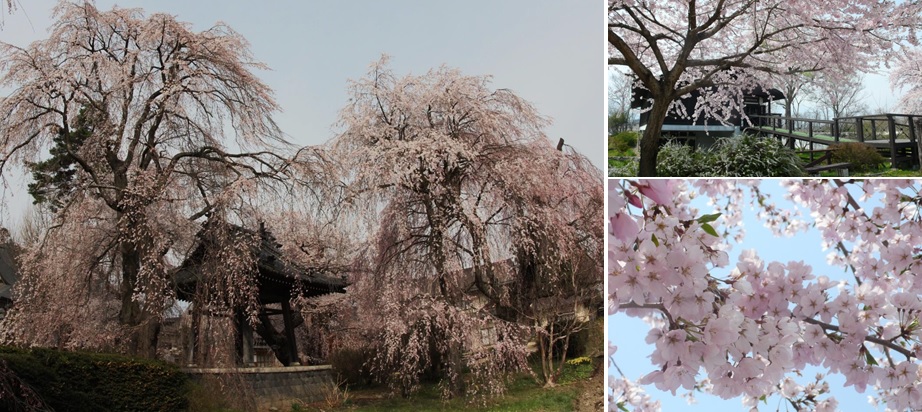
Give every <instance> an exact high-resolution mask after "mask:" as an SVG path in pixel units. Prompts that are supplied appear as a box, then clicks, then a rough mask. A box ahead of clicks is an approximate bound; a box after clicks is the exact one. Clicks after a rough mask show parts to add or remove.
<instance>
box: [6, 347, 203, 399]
mask: <svg viewBox="0 0 922 412" xmlns="http://www.w3.org/2000/svg"><path fill="white" fill-rule="evenodd" d="M0 360H2V361H5V362H6V364H7V365H8V366H9V369H10V370H11V371H12V372H13V373H15V374H16V375H17V376H18V378H19V379H21V380H22V381H23V382H25V383H26V384H28V385H29V386H31V388H32V389H33V390H34V391H35V392H36V393H37V394H38V395H39V396H40V397H41V399H42V400H43V401H44V402H45V403H46V404H47V405H48V406H49V407H51V408H52V409H54V410H58V411H181V410H186V409H187V407H188V401H187V398H186V395H187V392H188V388H189V386H188V383H189V379H188V377H187V376H186V375H185V374H184V373H182V372H181V371H180V370H179V368H177V367H176V366H174V365H170V364H166V363H163V362H158V361H153V360H146V359H136V358H130V357H127V356H121V355H111V354H100V353H82V352H65V351H58V350H52V349H43V348H33V349H19V348H11V347H0ZM0 406H2V405H0Z"/></svg>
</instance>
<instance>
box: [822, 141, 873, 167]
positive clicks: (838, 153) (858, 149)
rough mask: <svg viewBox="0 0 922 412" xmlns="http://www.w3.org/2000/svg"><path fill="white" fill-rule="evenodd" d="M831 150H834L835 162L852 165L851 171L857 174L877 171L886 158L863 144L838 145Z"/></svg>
mask: <svg viewBox="0 0 922 412" xmlns="http://www.w3.org/2000/svg"><path fill="white" fill-rule="evenodd" d="M829 148H830V149H833V150H834V151H833V152H832V161H833V162H835V163H850V164H851V166H849V169H851V170H854V171H856V172H869V171H872V170H876V169H877V168H878V167H880V165H881V164H882V163H884V157H883V156H881V155H880V153H878V152H877V150H876V149H874V148H873V147H871V146H869V145H867V144H864V143H861V142H848V143H837V144H834V145H832V146H830V147H829Z"/></svg>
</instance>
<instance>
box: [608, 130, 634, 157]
mask: <svg viewBox="0 0 922 412" xmlns="http://www.w3.org/2000/svg"><path fill="white" fill-rule="evenodd" d="M637 139H638V136H637V132H631V131H628V132H621V133H618V134H616V135H614V136H609V137H608V148H609V150H613V151H615V152H617V153H625V152H627V151H628V150H633V149H634V148H635V147H637Z"/></svg>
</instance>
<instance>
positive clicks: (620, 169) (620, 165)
mask: <svg viewBox="0 0 922 412" xmlns="http://www.w3.org/2000/svg"><path fill="white" fill-rule="evenodd" d="M639 168H640V165H639V164H638V163H637V159H633V160H630V161H627V162H620V161H616V160H613V159H611V158H609V159H608V177H631V176H637V175H638V173H639Z"/></svg>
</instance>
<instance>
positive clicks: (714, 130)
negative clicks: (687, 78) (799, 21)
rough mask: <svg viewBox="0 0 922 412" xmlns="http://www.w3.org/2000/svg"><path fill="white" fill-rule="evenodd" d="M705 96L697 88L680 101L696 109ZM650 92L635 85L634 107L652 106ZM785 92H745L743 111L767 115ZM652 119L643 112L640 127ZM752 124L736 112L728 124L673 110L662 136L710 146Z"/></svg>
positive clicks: (692, 109) (756, 90)
mask: <svg viewBox="0 0 922 412" xmlns="http://www.w3.org/2000/svg"><path fill="white" fill-rule="evenodd" d="M700 96H701V91H700V90H696V91H694V92H692V93H690V94H689V95H688V96H687V97H685V98H683V99H681V100H679V102H680V103H681V104H682V105H683V106H685V113H688V114H689V115H691V114H693V113H694V112H695V104H696V103H697V101H698V98H699V97H700ZM650 98H651V95H650V92H649V91H647V90H646V89H642V88H635V89H634V91H633V96H632V101H631V108H632V109H638V110H644V109H646V108H648V107H649V105H650ZM783 99H784V94H783V93H782V92H781V91H780V90H777V89H763V88H756V89H753V90H751V91H749V92H747V93H746V94H745V95H743V101H742V102H741V103H742V106H743V112H744V113H745V115H746V116H747V117H749V118H750V119H751V118H752V117H753V116H765V115H768V114H770V113H771V102H772V101H777V100H783ZM648 122H649V112H648V111H642V112H641V114H640V130H644V129H645V127H646V125H647V123H648ZM747 126H748V123H746V121H745V120H744V119H743V116H742V115H741V114H740V113H734V115H733V116H731V117H730V119H727V123H726V124H724V123H721V122H719V121H717V120H716V119H713V118H706V117H698V118H682V117H679V116H677V115H676V114H674V113H672V112H670V113H669V114H668V115H667V116H666V119H665V120H664V121H663V130H662V135H663V138H664V139H667V140H670V139H678V140H679V141H684V142H687V143H689V144H692V145H693V146H699V145H701V146H709V145H711V144H713V143H714V142H715V141H716V139H718V138H721V137H731V136H734V135H737V134H739V133H740V132H741V131H742V130H743V129H745V128H746V127H747Z"/></svg>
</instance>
